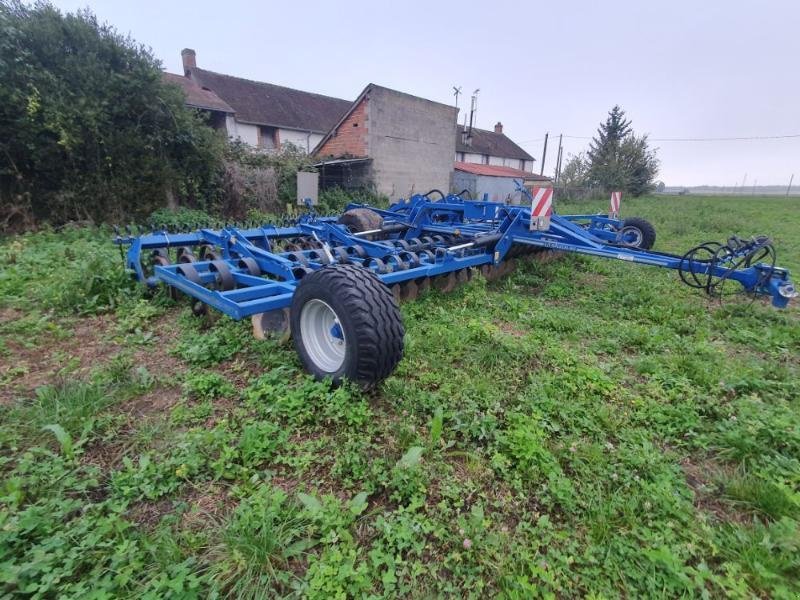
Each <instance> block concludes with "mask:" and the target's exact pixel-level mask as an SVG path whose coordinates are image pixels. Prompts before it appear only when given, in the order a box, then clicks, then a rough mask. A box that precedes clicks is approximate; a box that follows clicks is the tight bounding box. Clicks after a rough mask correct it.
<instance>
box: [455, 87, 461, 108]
mask: <svg viewBox="0 0 800 600" xmlns="http://www.w3.org/2000/svg"><path fill="white" fill-rule="evenodd" d="M460 94H461V86H458V87H456V86H453V96H455V97H456V108H458V96H459V95H460Z"/></svg>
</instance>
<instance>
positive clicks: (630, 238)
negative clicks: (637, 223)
mask: <svg viewBox="0 0 800 600" xmlns="http://www.w3.org/2000/svg"><path fill="white" fill-rule="evenodd" d="M622 239H623V240H624V242H625V244H627V245H628V246H633V247H634V248H638V247H639V246H641V245H642V240H643V239H644V234H643V233H642V232H641V230H640V229H639V228H638V227H623V228H622Z"/></svg>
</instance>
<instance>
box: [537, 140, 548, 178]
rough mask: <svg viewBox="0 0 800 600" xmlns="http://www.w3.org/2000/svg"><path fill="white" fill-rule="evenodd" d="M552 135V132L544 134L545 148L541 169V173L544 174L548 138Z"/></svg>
mask: <svg viewBox="0 0 800 600" xmlns="http://www.w3.org/2000/svg"><path fill="white" fill-rule="evenodd" d="M548 137H550V132H548V133H545V134H544V150H542V166H541V168H540V169H539V175H544V159H545V158H547V138H548Z"/></svg>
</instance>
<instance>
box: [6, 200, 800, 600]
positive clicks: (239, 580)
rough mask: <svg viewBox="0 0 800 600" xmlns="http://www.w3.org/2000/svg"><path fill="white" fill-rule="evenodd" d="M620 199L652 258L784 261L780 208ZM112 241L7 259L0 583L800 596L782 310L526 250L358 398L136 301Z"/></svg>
mask: <svg viewBox="0 0 800 600" xmlns="http://www.w3.org/2000/svg"><path fill="white" fill-rule="evenodd" d="M604 208H605V207H604V206H603V205H600V204H576V205H566V206H564V207H562V210H563V212H582V211H586V210H591V211H597V210H602V209H604ZM623 211H624V214H626V215H634V214H635V215H640V216H643V217H646V218H648V219H650V220H651V221H652V222H653V223H654V224H655V226H656V229H657V231H658V241H657V242H656V249H658V250H663V251H674V252H680V251H685V250H687V249H688V248H689V247H690V246H694V245H695V244H697V243H699V242H701V241H705V240H719V241H722V240H724V239H726V238H727V237H728V236H729V235H730V234H732V233H739V234H742V235H751V234H755V233H767V234H770V235H771V236H773V238H774V240H775V245H776V248H777V250H778V263H779V264H780V265H782V266H785V267H788V268H790V269H792V270H794V272H795V273H797V274H800V200H797V199H794V200H787V199H783V198H737V199H725V198H704V199H701V198H692V197H682V198H658V199H654V198H643V199H638V200H631V201H626V202H625V205H624V206H623ZM108 239H109V237H108V236H107V234H106V233H103V234H99V233H98V232H97V231H89V230H73V231H64V232H61V233H38V234H31V235H26V236H21V237H16V238H11V239H7V240H5V241H3V242H2V244H1V245H0V307H2V308H0V360H1V361H2V367H0V419H2V430H1V431H2V432H1V433H0V445H1V446H2V449H1V451H0V461H1V462H0V468H2V478H1V479H2V483H1V484H0V485H1V486H2V488H1V489H2V491H0V496H1V497H0V586H2V588H0V589H2V595H3V597H37V598H38V597H41V598H50V597H61V598H67V597H91V598H108V597H136V598H192V597H202V598H205V597H215V596H220V597H228V596H230V597H241V598H267V597H275V596H302V597H315V598H345V597H385V596H388V597H403V598H405V597H412V598H429V597H442V596H445V597H447V596H450V597H459V598H460V597H474V598H484V597H489V596H496V595H499V596H503V597H508V598H537V597H553V596H556V597H587V596H588V597H592V598H613V597H619V596H620V595H623V596H628V597H638V596H647V597H675V596H686V597H695V596H710V597H740V598H745V597H753V596H756V597H775V598H796V597H798V594H800V527H799V526H798V523H799V522H800V377H799V376H800V310H799V309H798V308H797V306H796V305H795V306H792V307H790V308H789V309H787V310H785V311H779V310H776V309H773V308H772V307H770V306H769V305H768V304H766V303H763V302H761V301H756V302H752V303H751V302H750V301H749V300H747V299H742V298H733V299H730V300H727V301H726V302H725V303H723V304H720V303H719V302H716V301H712V300H709V299H707V298H705V297H703V296H702V295H699V294H698V293H696V292H695V291H693V290H690V289H688V288H686V287H684V286H682V285H681V284H680V283H679V281H678V277H677V274H676V273H674V272H671V271H666V270H660V269H654V268H648V267H644V266H635V265H630V264H627V263H623V262H612V261H608V260H601V259H592V258H583V257H576V256H565V257H563V258H561V259H560V260H557V261H555V262H550V263H546V264H543V263H539V262H534V261H527V262H521V264H520V266H519V268H518V269H517V270H516V272H514V273H513V274H511V275H509V276H508V277H507V278H505V279H504V280H502V281H499V282H495V283H491V284H487V283H486V282H485V281H483V280H482V279H481V278H480V277H476V278H473V280H472V281H471V282H470V283H469V284H466V285H465V286H463V287H460V288H458V289H457V290H456V291H455V292H453V293H451V294H448V295H440V294H438V293H436V292H432V293H430V294H429V295H427V296H426V297H424V298H423V299H421V300H419V301H417V302H415V303H412V304H405V305H403V306H402V312H403V317H404V320H405V326H406V354H405V358H404V360H403V361H402V363H401V364H400V367H399V368H398V370H397V371H396V373H395V374H394V376H392V377H391V378H390V379H388V380H387V381H386V382H385V383H384V384H383V385H382V386H381V387H380V388H379V389H378V390H377V391H376V392H374V393H372V394H369V395H364V394H362V393H360V392H358V391H356V390H354V389H350V388H348V387H344V388H340V389H332V388H331V387H330V386H328V385H327V384H325V383H317V382H314V381H312V380H311V379H309V378H308V377H307V376H306V375H304V373H303V372H302V371H301V370H300V368H299V363H298V360H297V358H296V356H295V354H294V351H293V349H292V348H291V346H287V345H283V346H281V345H278V344H277V343H276V342H269V341H268V342H258V341H255V340H253V339H252V338H251V337H250V331H249V321H248V322H244V323H236V322H233V321H230V320H227V319H225V318H221V319H218V320H217V321H216V322H214V323H209V322H207V321H205V320H199V319H196V318H194V317H192V316H191V312H190V310H189V308H188V306H186V305H185V304H173V303H171V302H170V301H169V300H167V299H166V298H165V297H163V296H159V297H157V298H156V299H144V298H142V297H140V295H139V292H138V291H137V289H136V288H135V287H133V286H131V285H130V284H129V283H128V281H127V279H126V276H125V275H124V273H122V272H121V261H120V260H119V255H118V251H117V249H116V248H114V247H113V246H112V245H111V244H110V242H109V241H108Z"/></svg>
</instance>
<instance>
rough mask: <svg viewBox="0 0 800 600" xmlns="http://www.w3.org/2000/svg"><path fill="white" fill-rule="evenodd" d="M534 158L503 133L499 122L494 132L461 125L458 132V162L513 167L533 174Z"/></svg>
mask: <svg viewBox="0 0 800 600" xmlns="http://www.w3.org/2000/svg"><path fill="white" fill-rule="evenodd" d="M533 161H534V158H533V157H532V156H531V155H530V154H528V153H527V152H525V150H523V149H522V148H520V147H519V146H518V145H517V144H515V143H514V142H513V141H511V139H510V138H509V137H508V136H506V135H505V134H504V133H503V124H502V123H500V122H499V121H498V122H497V124H496V125H495V126H494V131H488V130H486V129H478V128H477V127H472V128H470V127H466V126H463V125H459V126H458V129H457V131H456V162H461V163H473V164H480V165H495V166H498V167H511V168H513V169H518V170H520V171H528V172H533Z"/></svg>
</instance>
